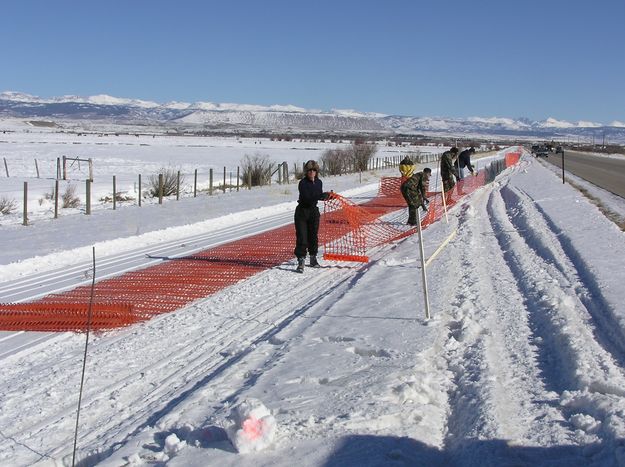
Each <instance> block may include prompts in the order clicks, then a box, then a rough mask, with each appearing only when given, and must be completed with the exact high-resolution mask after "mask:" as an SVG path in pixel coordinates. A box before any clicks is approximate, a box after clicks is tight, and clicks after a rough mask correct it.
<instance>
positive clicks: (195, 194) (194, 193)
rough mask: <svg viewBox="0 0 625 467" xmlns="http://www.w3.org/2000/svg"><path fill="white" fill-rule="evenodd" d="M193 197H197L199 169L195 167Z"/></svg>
mask: <svg viewBox="0 0 625 467" xmlns="http://www.w3.org/2000/svg"><path fill="white" fill-rule="evenodd" d="M193 197H194V198H195V197H197V169H195V173H194V174H193Z"/></svg>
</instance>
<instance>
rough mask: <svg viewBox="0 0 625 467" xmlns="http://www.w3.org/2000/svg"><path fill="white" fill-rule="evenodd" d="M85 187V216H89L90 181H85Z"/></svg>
mask: <svg viewBox="0 0 625 467" xmlns="http://www.w3.org/2000/svg"><path fill="white" fill-rule="evenodd" d="M85 187H86V195H85V198H86V203H87V205H86V206H85V214H86V215H90V214H91V180H89V179H87V180H86V181H85Z"/></svg>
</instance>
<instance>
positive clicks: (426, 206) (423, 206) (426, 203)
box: [421, 198, 430, 211]
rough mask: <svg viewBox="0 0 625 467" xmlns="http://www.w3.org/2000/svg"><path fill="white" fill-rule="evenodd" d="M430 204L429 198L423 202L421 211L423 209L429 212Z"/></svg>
mask: <svg viewBox="0 0 625 467" xmlns="http://www.w3.org/2000/svg"><path fill="white" fill-rule="evenodd" d="M429 204H430V201H429V200H428V199H427V198H425V199H424V200H423V202H422V203H421V209H423V210H424V211H427V210H428V205H429Z"/></svg>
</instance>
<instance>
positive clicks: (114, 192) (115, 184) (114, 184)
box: [113, 175, 117, 211]
mask: <svg viewBox="0 0 625 467" xmlns="http://www.w3.org/2000/svg"><path fill="white" fill-rule="evenodd" d="M116 182H117V180H116V179H115V175H113V211H115V209H116V208H117V196H116V193H117V183H116Z"/></svg>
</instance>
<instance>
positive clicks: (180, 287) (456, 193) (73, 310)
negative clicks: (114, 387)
mask: <svg viewBox="0 0 625 467" xmlns="http://www.w3.org/2000/svg"><path fill="white" fill-rule="evenodd" d="M519 158H520V152H519V153H514V152H511V153H507V154H506V156H505V161H506V166H507V167H509V166H511V165H514V164H516V163H517V162H518V160H519ZM484 184H485V177H484V173H483V171H482V172H480V173H479V174H478V175H477V176H476V177H474V176H469V177H467V178H465V179H463V180H460V181H459V182H458V183H457V184H456V186H455V187H454V188H453V189H452V190H450V191H449V192H448V193H446V204H447V207H448V208H449V207H450V206H453V205H454V204H455V203H457V202H458V201H459V200H460V199H461V198H462V197H464V196H465V195H467V194H470V193H472V192H473V191H475V190H476V189H478V188H479V187H481V186H484ZM400 185H401V178H400V177H384V178H382V180H381V182H380V187H379V191H378V195H377V196H376V197H375V198H374V199H372V200H369V201H367V202H366V203H363V204H355V203H354V202H353V201H351V200H348V199H346V198H344V197H342V196H340V195H338V194H333V195H332V196H331V198H330V199H329V200H328V201H326V202H325V203H324V204H325V207H324V213H323V214H322V216H321V225H320V232H319V237H320V243H322V244H323V245H324V259H326V260H329V261H330V260H334V261H360V262H366V261H368V256H367V255H368V251H369V250H370V249H371V248H374V247H376V246H379V245H383V244H386V243H389V242H392V241H396V240H398V239H401V238H403V237H406V236H408V235H412V234H413V233H414V232H415V227H413V226H409V225H406V223H405V221H406V218H407V208H406V203H405V201H404V199H403V198H402V196H401V193H400V190H399V187H400ZM428 197H429V199H430V201H431V202H430V205H429V209H428V211H427V214H426V215H425V217H424V218H423V219H422V222H421V225H422V227H423V228H425V227H427V226H428V225H430V224H431V223H433V222H435V221H437V220H438V219H440V218H441V216H442V215H443V203H442V196H441V193H440V192H430V193H429V195H428ZM294 244H295V229H294V227H293V226H291V225H288V226H283V227H280V228H276V229H273V230H270V231H267V232H263V233H260V234H257V235H253V236H250V237H247V238H244V239H241V240H237V241H233V242H231V243H228V244H224V245H220V246H218V247H215V248H211V249H207V250H204V251H201V252H199V253H195V254H193V255H190V256H186V257H181V258H177V257H175V258H163V263H162V264H159V265H156V266H151V267H148V268H145V269H141V270H137V271H130V272H127V273H124V274H122V275H120V276H118V277H114V278H110V279H105V280H102V281H99V282H97V283H96V284H95V290H94V302H93V304H92V306H91V330H94V331H101V330H106V329H114V328H118V327H122V326H128V325H131V324H134V323H137V322H140V321H144V320H147V319H150V318H151V317H153V316H155V315H158V314H161V313H167V312H171V311H174V310H177V309H179V308H182V307H184V306H185V305H187V304H189V303H191V302H193V301H195V300H198V299H202V298H205V297H208V296H210V295H212V294H214V293H216V292H218V291H220V290H222V289H224V288H226V287H229V286H231V285H234V284H236V283H237V282H239V281H242V280H245V279H247V278H248V277H251V276H252V275H254V274H257V273H258V272H261V271H264V270H266V269H269V268H273V267H276V266H278V265H280V264H283V263H285V262H286V261H288V260H289V259H291V258H293V247H294ZM90 297H91V286H80V287H77V288H75V289H73V290H69V291H66V292H62V293H58V294H50V295H48V296H45V297H43V298H41V299H39V300H37V301H34V302H30V303H17V304H0V330H4V331H47V332H50V331H59V332H61V331H76V332H82V331H86V330H87V324H88V320H89V308H90V307H89V302H90Z"/></svg>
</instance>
